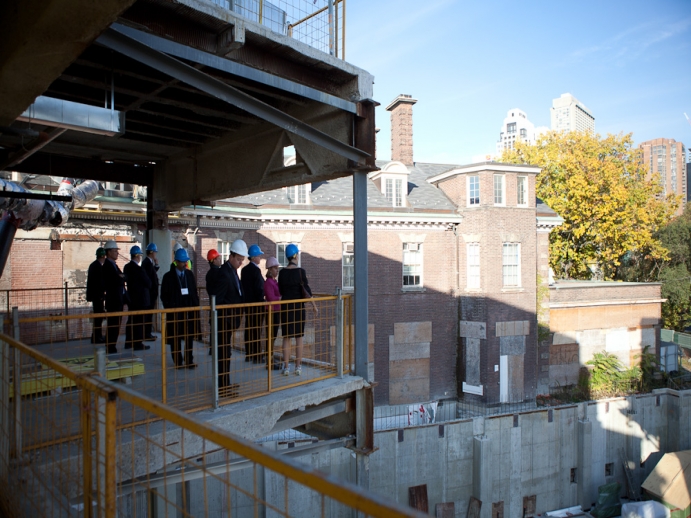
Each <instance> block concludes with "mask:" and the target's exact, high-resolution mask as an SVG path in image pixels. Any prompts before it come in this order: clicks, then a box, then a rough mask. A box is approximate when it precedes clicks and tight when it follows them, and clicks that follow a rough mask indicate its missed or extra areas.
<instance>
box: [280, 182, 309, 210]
mask: <svg viewBox="0 0 691 518" xmlns="http://www.w3.org/2000/svg"><path fill="white" fill-rule="evenodd" d="M311 192H312V184H309V183H303V184H300V185H291V186H290V187H286V195H287V196H288V202H289V203H290V204H291V205H309V204H310V193H311Z"/></svg>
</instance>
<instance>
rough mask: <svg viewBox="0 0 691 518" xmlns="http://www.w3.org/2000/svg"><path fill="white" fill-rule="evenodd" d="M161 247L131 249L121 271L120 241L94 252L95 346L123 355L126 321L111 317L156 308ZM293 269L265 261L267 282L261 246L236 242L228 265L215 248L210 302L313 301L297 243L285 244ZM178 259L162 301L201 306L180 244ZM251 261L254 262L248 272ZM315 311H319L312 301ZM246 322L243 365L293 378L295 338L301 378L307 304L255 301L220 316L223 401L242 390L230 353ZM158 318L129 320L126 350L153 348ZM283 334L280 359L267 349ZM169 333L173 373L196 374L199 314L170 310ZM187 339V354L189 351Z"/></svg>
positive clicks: (90, 294)
mask: <svg viewBox="0 0 691 518" xmlns="http://www.w3.org/2000/svg"><path fill="white" fill-rule="evenodd" d="M157 253H158V248H157V247H156V245H155V244H154V243H150V244H149V245H148V246H147V247H146V257H143V252H142V249H141V248H140V247H139V246H136V245H135V246H133V247H132V248H131V249H130V257H131V260H130V262H129V263H127V264H126V265H125V267H124V268H123V270H120V268H119V267H118V265H117V263H116V261H117V259H118V255H119V248H118V246H117V243H116V242H115V241H108V242H107V243H106V244H105V245H104V246H103V247H102V248H98V249H97V250H96V260H95V261H94V262H93V263H91V265H90V266H89V271H88V276H87V288H86V297H87V300H88V301H90V302H91V303H92V305H93V312H94V314H96V315H101V314H103V315H104V317H96V318H95V319H94V326H93V332H92V337H91V341H92V343H104V344H105V345H106V347H107V353H108V354H113V353H117V341H118V336H119V333H120V324H121V317H120V316H115V315H109V313H118V312H122V311H123V307H124V306H125V305H127V306H128V310H129V311H139V310H147V309H149V310H150V309H154V307H155V305H156V301H157V299H158V295H159V283H158V275H157V271H158V269H159V265H158V259H157ZM285 253H286V259H287V261H288V265H287V266H286V267H285V268H283V269H282V270H280V272H279V262H278V260H277V259H276V258H275V257H269V258H268V259H267V260H266V264H265V266H266V270H267V271H266V280H264V275H262V272H261V268H260V266H259V265H260V264H261V259H262V257H263V256H264V252H262V250H261V248H260V247H259V245H256V244H255V245H252V246H250V247H249V248H248V247H247V243H245V241H243V240H242V239H238V240H236V241H233V243H232V244H231V246H230V254H229V256H228V258H227V260H226V261H225V262H223V258H222V256H221V255H220V254H219V253H218V251H217V250H213V249H212V250H209V252H208V254H207V260H208V261H209V266H210V268H209V271H208V273H207V275H206V290H207V292H208V294H209V297H211V296H215V297H216V305H217V306H226V305H231V304H251V303H260V302H265V301H267V302H277V301H279V300H283V301H291V300H295V301H298V300H300V299H306V298H311V296H312V290H311V289H310V286H309V282H308V280H307V275H306V273H305V270H304V269H302V268H300V267H299V262H298V256H299V253H300V251H299V250H298V247H297V246H296V245H294V244H290V245H288V246H286V249H285ZM174 258H175V259H174V261H173V263H172V264H171V267H170V271H168V272H167V273H166V274H165V275H164V276H163V279H162V280H161V285H160V295H161V303H162V304H163V307H164V308H165V309H174V308H195V307H198V306H199V295H198V293H197V282H196V279H195V277H194V274H193V272H192V271H191V269H190V265H191V262H190V258H189V255H188V254H187V251H186V250H185V249H184V248H182V247H179V246H178V247H176V250H175V256H174ZM245 259H249V262H248V264H247V265H245V266H244V267H243V263H244V262H245ZM312 306H313V309H314V312H315V314H318V310H317V306H316V304H314V302H312ZM269 312H270V313H271V319H272V320H271V321H272V324H273V325H272V332H271V336H269V334H268V331H267V323H268V316H269ZM243 316H244V317H245V337H244V338H245V361H246V362H253V363H266V364H267V365H266V367H267V369H276V370H280V369H282V370H283V374H284V375H285V376H289V375H290V346H291V339H294V343H295V370H294V373H295V374H296V375H298V376H300V375H301V374H302V350H303V336H304V333H305V306H304V303H303V302H288V303H284V304H271V305H269V306H268V308H267V306H265V305H261V304H257V305H250V306H246V307H245V309H244V310H243V309H240V308H221V309H219V312H218V376H219V380H218V382H219V383H218V385H219V395H220V396H221V397H227V396H232V395H234V394H237V385H234V384H232V383H231V376H230V358H231V355H232V343H233V334H234V332H235V331H236V330H237V329H238V328H240V326H241V325H242V318H243ZM151 317H152V315H151V314H148V315H137V314H134V315H130V317H129V321H128V323H127V326H126V339H125V348H126V349H129V348H131V349H134V350H145V349H149V348H150V346H148V345H145V344H144V342H145V341H147V340H154V339H155V337H154V335H153V332H152V331H153V328H152V318H151ZM103 320H107V329H106V335H105V337H104V335H103V330H102V326H103ZM279 329H280V330H281V333H282V336H283V347H282V358H281V359H280V360H278V361H274V359H273V358H269V357H268V352H269V351H271V350H272V349H273V348H272V347H271V345H270V344H272V343H274V341H275V340H276V337H277V336H278V331H279ZM263 331H267V333H266V337H267V340H266V348H263V347H262V332H263ZM166 334H167V336H168V341H169V343H170V347H171V355H172V359H173V364H174V365H175V368H178V369H183V368H187V369H194V368H196V367H197V364H196V363H195V362H194V357H193V343H194V339H195V338H198V337H199V334H200V322H199V313H198V310H194V309H185V310H183V311H174V312H169V313H166ZM269 340H270V341H271V342H269ZM183 342H184V351H183Z"/></svg>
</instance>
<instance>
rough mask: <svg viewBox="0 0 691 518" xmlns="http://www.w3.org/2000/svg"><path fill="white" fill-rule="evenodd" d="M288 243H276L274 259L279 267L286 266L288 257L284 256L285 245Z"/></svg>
mask: <svg viewBox="0 0 691 518" xmlns="http://www.w3.org/2000/svg"><path fill="white" fill-rule="evenodd" d="M288 244H289V243H277V244H276V259H278V264H279V265H280V266H281V268H285V267H286V266H288V258H287V257H286V247H287V246H288ZM300 257H301V256H299V255H298V266H300Z"/></svg>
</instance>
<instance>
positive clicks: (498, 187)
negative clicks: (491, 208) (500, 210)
mask: <svg viewBox="0 0 691 518" xmlns="http://www.w3.org/2000/svg"><path fill="white" fill-rule="evenodd" d="M497 181H498V182H497ZM492 187H493V189H492V192H493V194H494V205H496V206H498V207H504V206H505V205H506V175H503V174H495V175H494V178H493V180H492Z"/></svg>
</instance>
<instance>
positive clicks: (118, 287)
mask: <svg viewBox="0 0 691 518" xmlns="http://www.w3.org/2000/svg"><path fill="white" fill-rule="evenodd" d="M103 248H104V249H105V251H106V260H105V262H104V263H103V288H104V289H105V292H106V314H107V313H119V312H121V311H122V309H123V306H124V301H125V274H123V273H122V271H121V270H120V268H119V267H118V265H117V263H116V262H115V261H117V259H118V255H119V252H118V250H120V249H119V248H118V245H117V243H116V242H115V241H108V242H107V243H106V244H105V246H104V247H103ZM121 318H122V317H119V316H108V319H107V323H106V325H107V326H108V329H107V331H106V346H107V348H108V350H107V353H108V354H115V353H117V352H118V349H117V343H118V336H119V335H120V321H121Z"/></svg>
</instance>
